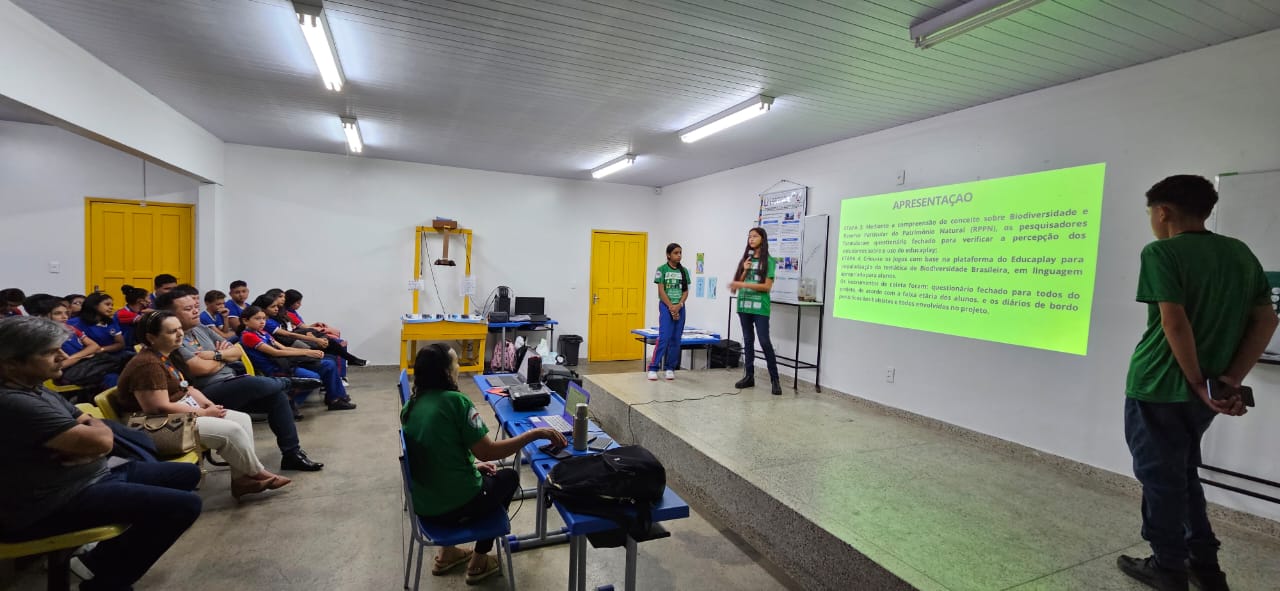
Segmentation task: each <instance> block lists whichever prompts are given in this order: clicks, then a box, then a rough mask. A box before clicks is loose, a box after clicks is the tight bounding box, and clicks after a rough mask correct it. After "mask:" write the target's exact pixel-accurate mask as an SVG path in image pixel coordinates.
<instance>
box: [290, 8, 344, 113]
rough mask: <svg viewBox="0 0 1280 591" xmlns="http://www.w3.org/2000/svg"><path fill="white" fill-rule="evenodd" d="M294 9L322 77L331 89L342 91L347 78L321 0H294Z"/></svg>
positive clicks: (326, 85)
mask: <svg viewBox="0 0 1280 591" xmlns="http://www.w3.org/2000/svg"><path fill="white" fill-rule="evenodd" d="M293 11H294V12H295V13H297V15H298V25H299V26H301V27H302V36H303V37H304V38H306V40H307V47H308V48H310V49H311V57H313V58H315V60H316V67H317V68H319V69H320V77H321V78H323V79H324V85H325V87H326V88H328V89H329V90H333V91H341V90H342V85H343V84H346V82H347V79H346V77H345V76H343V75H342V64H341V63H339V62H338V48H337V47H335V46H334V45H333V35H331V34H330V33H329V21H328V19H326V18H325V16H324V6H323V5H322V4H320V2H319V0H312V1H306V0H294V2H293Z"/></svg>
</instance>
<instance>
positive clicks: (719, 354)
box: [707, 339, 742, 368]
mask: <svg viewBox="0 0 1280 591" xmlns="http://www.w3.org/2000/svg"><path fill="white" fill-rule="evenodd" d="M741 358H742V343H739V342H738V341H731V340H729V339H720V342H719V343H716V344H714V345H711V350H710V351H708V352H707V364H708V365H709V366H711V367H712V368H719V367H738V364H739V360H740V359H741Z"/></svg>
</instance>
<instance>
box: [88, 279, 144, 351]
mask: <svg viewBox="0 0 1280 591" xmlns="http://www.w3.org/2000/svg"><path fill="white" fill-rule="evenodd" d="M120 291H121V292H122V293H123V294H124V307H123V308H120V309H119V310H116V314H115V319H116V324H119V325H120V333H121V334H123V335H124V346H125V350H129V349H132V348H133V346H134V345H136V344H137V342H136V341H134V340H133V323H134V322H136V321H137V320H138V315H139V314H142V311H143V310H146V309H147V306H149V305H151V300H150V297H149V296H150V294H148V293H147V290H145V289H142V288H140V287H134V286H132V285H125V286H122V287H121V288H120ZM73 316H74V314H73Z"/></svg>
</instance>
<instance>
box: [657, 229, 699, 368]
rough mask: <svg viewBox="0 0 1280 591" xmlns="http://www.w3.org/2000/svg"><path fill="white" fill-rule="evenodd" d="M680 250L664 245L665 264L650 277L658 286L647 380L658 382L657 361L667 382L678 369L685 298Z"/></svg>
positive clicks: (686, 273)
mask: <svg viewBox="0 0 1280 591" xmlns="http://www.w3.org/2000/svg"><path fill="white" fill-rule="evenodd" d="M682 255H683V251H682V250H681V249H680V245H679V244H676V243H674V242H672V243H671V244H668V245H667V262H666V263H664V264H663V265H662V266H661V267H658V270H657V272H656V273H654V275H653V282H654V283H657V284H658V340H656V341H654V343H653V359H652V360H651V361H649V375H648V377H649V380H650V381H653V380H657V379H658V369H659V368H658V365H659V362H661V364H662V366H663V369H665V370H666V375H665V377H666V378H667V379H668V380H674V379H676V369H677V368H679V367H680V339H681V337H683V336H684V319H685V313H684V302H685V300H687V299H689V270H688V269H686V268H684V265H681V264H680V259H681V258H682Z"/></svg>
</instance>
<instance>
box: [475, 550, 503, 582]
mask: <svg viewBox="0 0 1280 591" xmlns="http://www.w3.org/2000/svg"><path fill="white" fill-rule="evenodd" d="M500 572H502V569H500V568H498V559H497V558H494V557H492V556H485V557H484V570H481V571H479V572H473V571H472V570H471V569H467V584H468V585H477V584H479V583H480V581H483V580H485V579H487V578H489V577H492V576H493V575H496V574H498V573H500Z"/></svg>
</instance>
